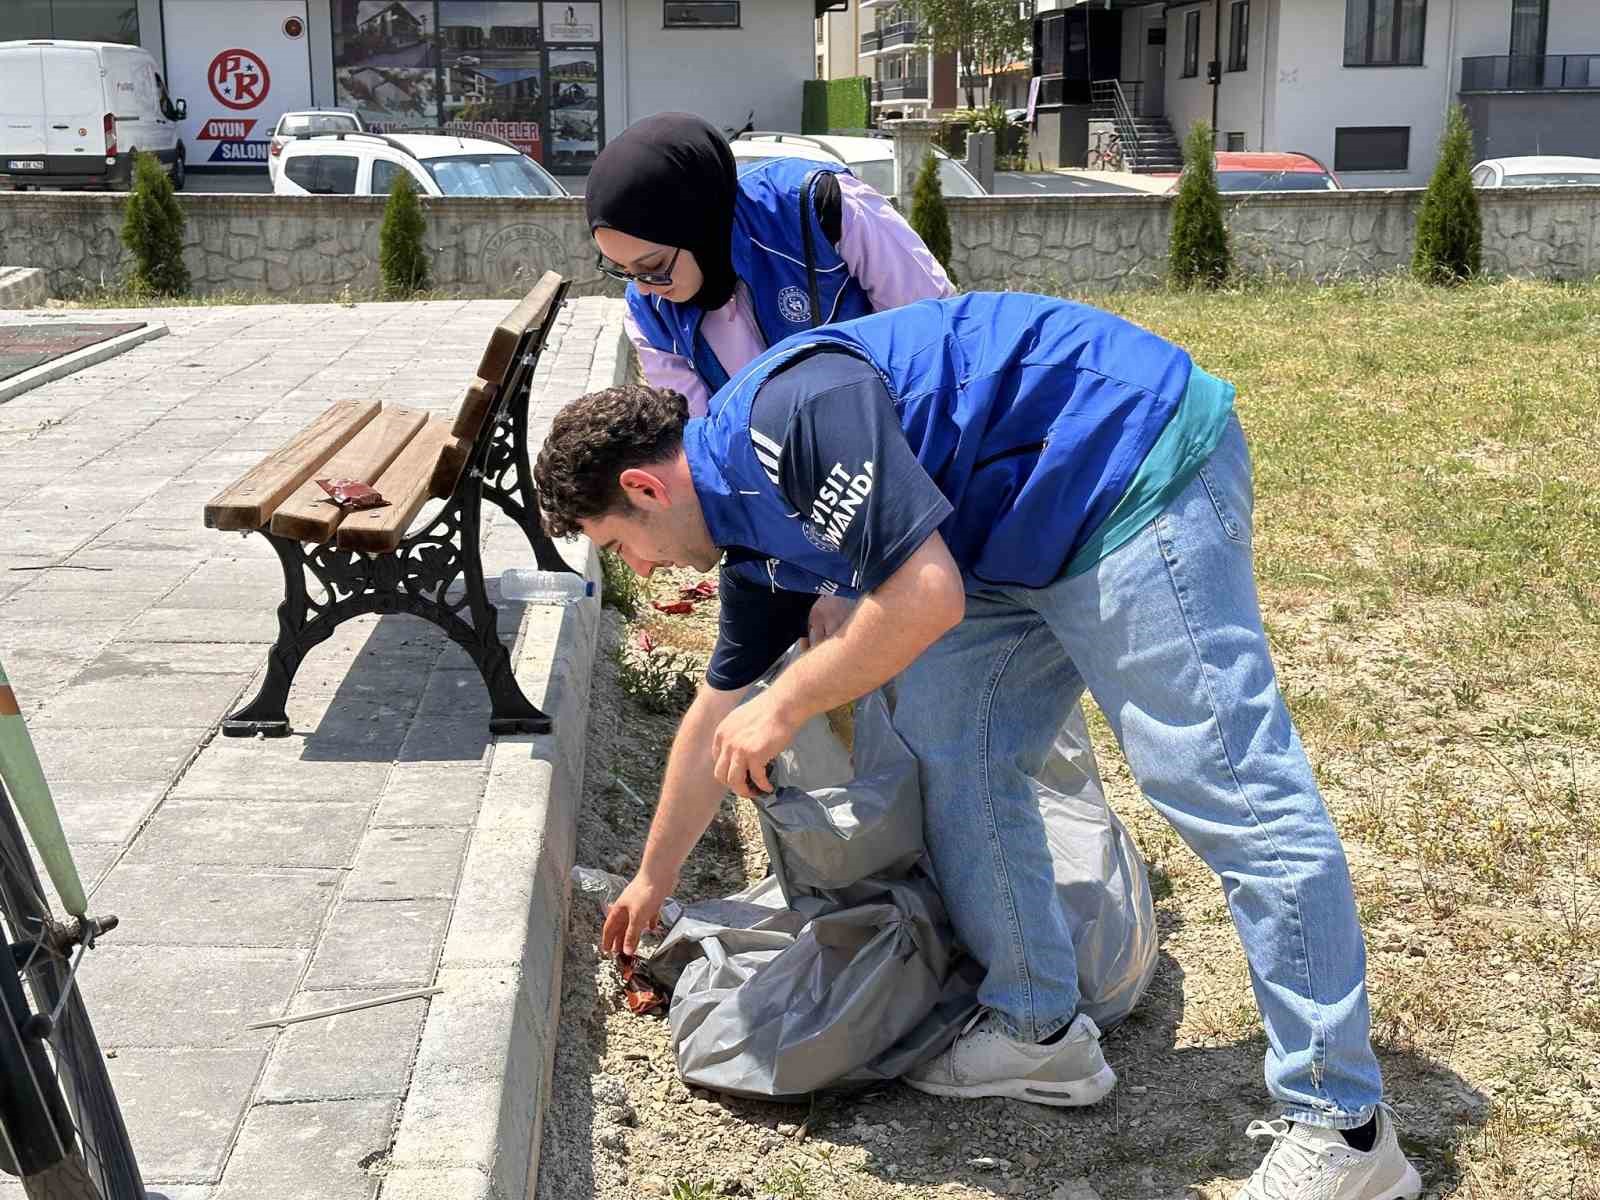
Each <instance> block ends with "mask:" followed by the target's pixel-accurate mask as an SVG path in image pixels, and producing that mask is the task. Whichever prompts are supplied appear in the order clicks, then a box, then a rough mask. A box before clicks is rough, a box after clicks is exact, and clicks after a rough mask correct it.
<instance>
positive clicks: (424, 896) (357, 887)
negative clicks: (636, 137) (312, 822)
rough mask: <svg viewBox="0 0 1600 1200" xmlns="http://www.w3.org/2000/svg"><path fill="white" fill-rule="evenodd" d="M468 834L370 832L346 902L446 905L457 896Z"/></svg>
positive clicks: (450, 830)
mask: <svg viewBox="0 0 1600 1200" xmlns="http://www.w3.org/2000/svg"><path fill="white" fill-rule="evenodd" d="M466 842H467V830H466V829H464V828H450V827H443V828H441V827H429V828H411V829H395V828H381V829H372V830H369V831H368V832H367V834H366V836H365V837H364V838H362V840H361V846H360V848H359V849H358V850H357V851H356V862H355V867H354V869H353V870H351V872H350V876H349V878H348V879H346V880H345V885H344V898H345V899H346V900H447V899H449V898H451V897H452V896H454V895H455V893H456V879H457V877H458V876H459V875H460V873H461V858H462V854H463V852H464V850H465V848H466Z"/></svg>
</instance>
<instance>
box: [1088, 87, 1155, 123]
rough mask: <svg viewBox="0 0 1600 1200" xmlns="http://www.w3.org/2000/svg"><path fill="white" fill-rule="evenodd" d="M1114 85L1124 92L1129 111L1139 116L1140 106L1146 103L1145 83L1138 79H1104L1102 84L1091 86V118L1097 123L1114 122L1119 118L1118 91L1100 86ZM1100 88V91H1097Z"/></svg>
mask: <svg viewBox="0 0 1600 1200" xmlns="http://www.w3.org/2000/svg"><path fill="white" fill-rule="evenodd" d="M1102 83H1103V84H1114V85H1116V87H1117V88H1120V89H1121V90H1122V96H1123V99H1124V100H1125V101H1126V102H1127V107H1128V111H1129V112H1130V113H1133V114H1135V115H1137V114H1138V112H1139V108H1140V106H1141V105H1142V104H1143V103H1144V82H1143V81H1142V80H1138V79H1102V80H1101V81H1100V83H1096V84H1091V85H1090V86H1089V102H1090V105H1091V108H1090V109H1089V116H1090V117H1091V118H1092V119H1093V120H1096V121H1114V120H1116V118H1117V104H1116V91H1115V90H1114V89H1113V88H1111V87H1104V88H1101V87H1100V84H1102ZM1097 88H1099V89H1100V90H1098V91H1096V89H1097Z"/></svg>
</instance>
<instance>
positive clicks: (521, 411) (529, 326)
mask: <svg viewBox="0 0 1600 1200" xmlns="http://www.w3.org/2000/svg"><path fill="white" fill-rule="evenodd" d="M567 287H568V284H567V283H566V281H564V280H563V279H562V278H561V276H559V275H557V274H555V273H554V272H548V271H547V272H546V273H545V275H544V277H543V278H542V279H541V280H540V281H539V283H538V284H537V286H535V287H534V289H533V290H532V291H531V292H529V293H528V295H527V296H526V297H525V298H524V299H523V300H522V302H521V303H520V304H518V305H517V306H516V308H514V309H513V310H512V311H511V314H510V315H509V316H507V317H506V319H505V320H503V321H501V322H500V324H499V325H497V326H496V327H495V330H494V333H493V334H491V335H490V338H489V344H488V346H487V347H486V348H485V350H484V352H483V358H482V359H481V361H480V362H479V363H478V375H477V378H475V379H474V380H473V381H472V383H471V384H470V385H468V387H467V394H466V396H465V397H464V398H463V399H462V401H461V407H460V409H459V410H458V411H457V412H456V414H455V419H454V420H453V421H451V420H441V419H440V418H438V417H435V416H430V415H429V414H428V413H426V412H423V411H421V410H419V409H413V408H400V407H392V408H385V407H384V406H383V404H382V403H381V402H380V401H377V400H339V401H336V402H335V403H333V404H331V405H329V406H328V408H327V409H326V410H324V411H323V413H322V415H321V416H319V417H317V418H316V419H315V420H314V421H312V422H311V423H310V424H309V425H307V426H306V427H305V428H303V429H301V430H300V431H299V432H298V433H296V434H295V435H294V436H293V437H291V438H290V439H289V440H288V441H286V442H285V443H284V444H283V445H282V446H280V447H278V449H276V450H274V451H273V452H272V453H271V454H269V455H267V457H266V458H264V459H262V460H261V462H260V463H258V464H257V465H256V466H255V467H254V468H252V469H251V470H250V471H249V472H247V473H246V474H245V475H244V476H243V478H241V479H239V480H238V482H236V483H234V484H233V485H232V486H231V487H228V488H226V489H225V490H223V491H222V492H220V493H219V494H218V495H217V496H215V497H214V498H213V499H212V500H211V502H210V503H209V504H207V505H206V510H205V521H206V525H207V526H208V527H209V528H212V529H229V530H243V531H246V532H248V531H251V530H255V531H256V532H259V533H261V534H262V535H263V536H265V537H266V539H267V541H268V542H270V543H271V545H272V548H273V549H274V550H276V551H277V553H278V558H279V559H280V560H281V561H282V563H283V578H284V593H283V603H282V604H280V605H279V606H278V638H277V642H276V643H275V644H274V646H273V648H272V654H271V656H270V658H269V659H268V662H267V677H266V679H265V681H264V682H263V683H262V685H261V690H260V691H259V692H257V693H256V697H255V699H254V700H252V701H250V703H249V704H246V705H245V706H244V707H243V708H241V709H239V711H237V712H235V713H234V714H232V715H231V716H230V717H228V718H227V719H226V720H225V721H223V723H222V732H223V733H224V734H225V735H227V736H229V737H248V736H251V735H254V734H258V733H259V734H264V735H266V736H267V737H286V736H287V735H288V734H289V731H290V730H289V718H288V715H287V714H286V712H285V710H284V705H285V703H286V702H287V700H288V698H289V688H290V686H291V685H292V684H293V683H294V676H295V672H296V671H297V670H298V669H299V666H300V663H301V660H303V659H304V658H305V656H306V653H307V652H308V651H309V650H310V649H311V648H312V647H313V646H316V645H317V644H319V643H320V642H322V641H324V640H326V639H327V638H328V637H329V636H330V635H331V634H332V633H333V631H334V630H335V629H336V628H338V627H339V626H340V625H341V624H343V623H344V622H345V621H348V620H350V619H351V618H352V617H358V616H362V615H364V614H367V613H410V614H411V615H413V616H417V617H421V618H423V619H424V620H427V621H431V622H433V623H434V624H435V625H437V626H438V627H439V628H440V629H442V630H444V632H445V633H447V634H449V635H450V637H451V638H452V639H454V640H455V642H456V643H457V644H458V645H460V646H461V647H462V649H464V650H465V651H466V652H467V653H468V654H470V655H471V656H472V661H473V662H474V663H476V664H477V666H478V670H479V671H480V672H481V673H482V675H483V681H484V683H485V685H486V686H487V687H488V689H489V698H490V701H491V703H492V706H493V707H492V711H491V716H490V719H489V729H490V731H491V732H492V733H545V732H547V731H548V730H549V729H550V718H549V717H548V716H547V715H546V714H545V713H543V712H541V711H540V710H539V709H538V708H536V707H535V706H534V705H533V704H532V703H531V702H530V701H529V700H528V698H527V697H526V696H524V695H523V693H522V688H521V687H520V686H519V685H518V684H517V680H516V677H515V675H513V673H512V670H511V655H510V653H509V652H508V651H507V650H506V647H505V645H504V644H503V643H502V642H501V640H500V636H499V632H498V630H497V628H496V625H495V609H494V606H493V605H492V604H490V603H489V599H488V596H487V594H486V592H485V589H484V579H483V562H482V559H481V557H480V553H479V546H480V541H481V539H480V524H479V522H480V516H481V513H482V509H483V501H484V500H490V501H492V502H493V503H495V504H497V505H499V506H500V508H501V510H502V511H503V512H505V514H506V515H507V516H509V517H510V518H511V519H512V520H513V521H515V522H516V523H517V524H518V525H520V526H521V527H522V531H523V532H524V533H525V534H526V535H527V537H528V541H529V543H530V544H531V545H532V547H533V553H534V557H535V559H536V560H537V562H538V564H539V566H540V567H541V568H543V569H545V570H552V571H570V570H572V568H571V567H569V566H568V565H567V564H566V563H565V562H564V561H563V560H562V558H561V555H560V554H559V553H558V552H557V551H556V548H555V545H554V544H553V543H552V542H551V541H550V539H549V537H547V536H546V535H545V532H544V530H543V529H542V528H541V526H540V523H539V506H538V501H537V498H536V497H535V495H534V488H533V473H532V471H531V469H530V467H529V457H528V392H529V386H530V384H531V381H532V379H533V371H534V366H535V365H536V364H537V362H538V361H539V354H540V352H541V351H542V350H543V348H544V343H545V339H546V337H547V336H548V335H549V332H550V327H551V325H552V324H553V322H554V321H555V317H556V313H557V312H558V311H559V310H560V308H561V302H562V300H563V299H564V298H565V296H566V292H567ZM326 478H334V479H355V480H359V481H360V482H362V483H366V484H370V485H372V486H373V487H376V488H377V489H378V491H379V492H381V493H382V494H383V496H384V498H385V499H386V500H387V501H388V502H389V503H388V504H387V505H386V506H384V507H381V508H368V509H360V510H356V511H350V512H347V511H345V510H343V509H341V508H340V507H339V506H338V505H336V504H335V503H334V502H333V501H332V500H331V499H329V498H328V496H327V494H326V493H325V492H324V491H323V490H322V489H321V488H320V487H319V486H318V485H317V483H316V482H315V481H316V480H317V479H326ZM430 498H435V499H443V500H444V501H445V503H444V506H443V507H442V508H441V509H440V510H439V511H438V513H437V515H435V516H434V517H433V518H432V519H431V520H429V521H428V522H426V523H425V524H423V525H422V526H421V527H420V528H418V529H417V530H415V531H412V529H411V525H412V522H413V521H414V520H415V519H416V517H417V514H418V513H419V512H421V510H422V508H423V506H424V504H426V503H427V502H428V500H429V499H430ZM307 572H310V574H311V575H313V576H314V577H315V579H316V583H317V584H318V585H320V587H315V586H314V587H313V588H311V589H309V590H308V588H307V586H306V574H307Z"/></svg>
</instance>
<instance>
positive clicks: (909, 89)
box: [872, 76, 929, 104]
mask: <svg viewBox="0 0 1600 1200" xmlns="http://www.w3.org/2000/svg"><path fill="white" fill-rule="evenodd" d="M928 94H929V93H928V80H927V78H926V77H925V76H912V77H908V78H906V79H881V80H878V81H877V82H876V83H874V84H873V85H872V102H873V103H874V104H891V103H903V102H904V101H907V100H921V101H923V102H926V101H927V99H928Z"/></svg>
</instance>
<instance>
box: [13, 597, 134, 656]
mask: <svg viewBox="0 0 1600 1200" xmlns="http://www.w3.org/2000/svg"><path fill="white" fill-rule="evenodd" d="M4 611H5V614H6V615H5V616H0V650H3V649H4V648H5V647H17V648H26V649H29V650H32V651H43V652H47V653H53V654H61V655H67V656H70V657H73V658H77V659H79V660H81V661H82V662H83V663H85V664H87V663H88V662H89V660H90V659H92V658H94V657H95V655H97V654H99V653H100V651H101V649H102V647H104V646H106V645H107V644H108V643H109V642H110V641H111V640H112V639H113V638H114V637H116V636H117V634H118V633H120V632H121V631H122V629H123V628H124V624H125V623H124V622H122V621H41V620H36V619H34V618H32V617H26V616H19V615H17V614H15V613H13V612H11V611H10V606H7V609H6V610H4Z"/></svg>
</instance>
